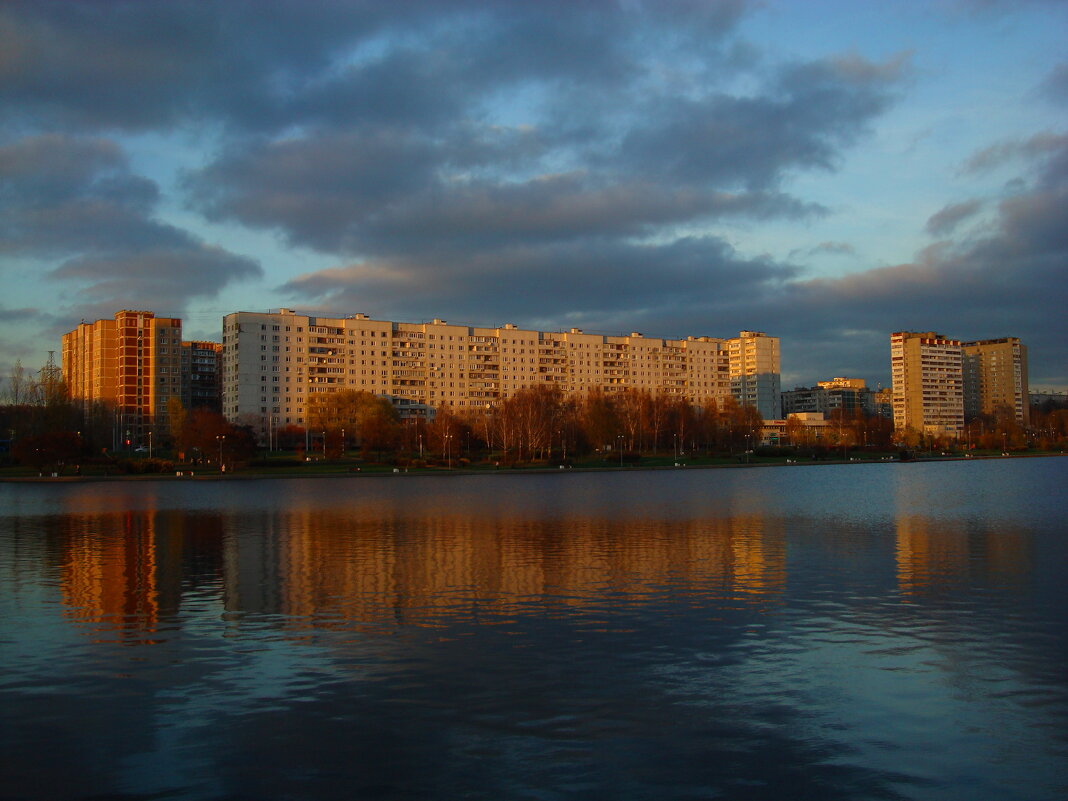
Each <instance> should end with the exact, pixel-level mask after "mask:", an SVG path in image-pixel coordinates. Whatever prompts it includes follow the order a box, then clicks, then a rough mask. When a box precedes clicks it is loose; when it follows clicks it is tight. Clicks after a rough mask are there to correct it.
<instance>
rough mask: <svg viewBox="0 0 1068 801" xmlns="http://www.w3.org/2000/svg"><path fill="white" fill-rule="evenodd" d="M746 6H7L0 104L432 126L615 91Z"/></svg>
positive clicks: (149, 117)
mask: <svg viewBox="0 0 1068 801" xmlns="http://www.w3.org/2000/svg"><path fill="white" fill-rule="evenodd" d="M708 6H711V7H708ZM747 6H748V3H745V2H740V1H739V0H732V2H722V3H714V4H703V3H685V2H675V3H655V4H654V3H633V2H619V3H606V4H598V5H589V4H584V3H565V2H560V3H553V4H549V3H540V4H538V5H537V7H534V6H531V5H530V4H528V3H523V2H497V3H487V2H483V1H480V0H451V1H450V2H437V3H426V4H387V3H381V2H356V1H355V0H354V1H353V2H345V3H307V2H302V1H301V0H274V2H271V3H270V4H269V5H265V4H263V3H260V2H255V1H254V0H232V1H230V2H226V3H203V2H199V0H171V2H167V3H109V2H103V1H102V0H101V1H99V2H91V1H90V0H86V2H80V3H35V2H14V3H7V4H5V5H4V6H3V7H2V9H0V52H3V53H5V58H4V59H3V61H2V62H0V104H2V105H3V106H4V107H5V109H7V110H8V112H7V115H6V116H7V118H8V120H9V121H11V122H27V121H29V122H34V121H36V122H41V121H44V122H46V124H48V125H50V126H53V127H55V126H70V127H71V128H72V129H77V130H84V129H85V128H86V127H93V126H95V127H99V128H103V129H113V128H115V127H118V128H124V129H129V130H143V129H151V128H157V127H166V126H174V125H180V124H183V123H187V122H197V121H201V120H203V119H205V117H208V118H211V119H213V120H215V121H224V122H225V123H227V124H228V125H231V126H235V127H237V128H249V129H257V130H264V129H272V130H281V129H283V128H285V127H286V126H288V125H290V124H294V123H299V122H307V121H309V120H316V119H321V120H331V119H333V120H335V121H337V120H339V119H345V120H348V121H353V120H358V119H360V118H366V117H370V118H377V119H392V121H393V122H394V123H397V122H412V121H423V122H426V121H429V120H431V119H434V118H435V114H437V115H441V114H453V113H455V112H456V111H457V109H458V107H459V106H461V105H466V103H467V101H462V100H461V99H460V98H462V97H463V96H464V95H465V94H466V92H465V91H464V88H465V87H466V88H468V89H469V88H470V87H471V86H472V85H474V84H477V85H481V86H483V87H484V86H486V85H488V84H493V85H499V86H500V85H507V84H513V85H514V84H516V83H517V82H525V81H529V80H530V79H531V78H532V77H534V78H536V79H537V80H554V79H560V80H565V81H573V80H576V79H578V80H584V81H591V82H600V83H603V82H605V81H614V80H618V79H620V77H621V76H623V75H624V74H625V73H626V71H627V70H628V69H629V66H630V64H631V61H632V57H631V55H630V53H632V52H633V51H634V50H635V48H634V42H633V38H634V37H635V35H642V36H648V35H649V33H650V32H651V31H652V30H654V29H655V28H657V27H661V28H668V29H670V30H671V31H674V32H678V31H688V35H689V36H690V37H692V38H693V40H694V42H695V43H700V44H702V45H703V46H704V47H708V46H709V44H710V43H711V42H713V41H715V40H716V39H718V38H721V37H722V36H723V34H724V33H725V32H727V31H729V30H730V29H731V28H732V27H733V26H734V25H735V23H736V22H737V20H738V18H739V17H740V16H741V14H742V13H743V12H744V10H745V8H746V7H747ZM413 48H414V49H413ZM383 50H385V51H386V55H385V57H381V55H380V54H381V53H382V52H383ZM401 56H403V57H404V61H401V60H400V58H399V57H401ZM405 62H407V63H405ZM345 100H347V101H349V102H348V103H345V102H341V101H345Z"/></svg>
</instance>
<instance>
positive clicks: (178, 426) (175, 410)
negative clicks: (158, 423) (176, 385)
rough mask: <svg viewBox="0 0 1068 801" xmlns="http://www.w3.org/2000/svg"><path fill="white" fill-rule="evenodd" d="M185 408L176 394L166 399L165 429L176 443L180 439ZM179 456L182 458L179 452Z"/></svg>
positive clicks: (176, 443)
mask: <svg viewBox="0 0 1068 801" xmlns="http://www.w3.org/2000/svg"><path fill="white" fill-rule="evenodd" d="M185 418H186V410H185V407H184V406H182V401H181V399H180V398H179V397H178V396H177V395H171V397H170V398H168V399H167V429H168V433H169V434H170V437H171V441H172V442H173V443H174V444H175V445H178V444H179V443H180V442H181V440H182V429H183V428H184V427H185ZM179 458H182V455H181V453H179Z"/></svg>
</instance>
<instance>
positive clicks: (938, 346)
mask: <svg viewBox="0 0 1068 801" xmlns="http://www.w3.org/2000/svg"><path fill="white" fill-rule="evenodd" d="M962 358H963V356H962V349H961V343H960V340H956V339H948V338H946V337H944V336H942V335H941V334H936V333H935V332H933V331H927V332H924V333H917V332H914V331H898V332H895V333H893V334H891V335H890V372H891V375H892V378H893V388H894V428H895V429H896V430H898V431H899V432H903V431H905V430H906V429H912V430H914V431H917V432H919V433H923V434H938V435H950V436H958V435H959V433H960V431H961V430H962V429H963V428H964V373H963V365H962Z"/></svg>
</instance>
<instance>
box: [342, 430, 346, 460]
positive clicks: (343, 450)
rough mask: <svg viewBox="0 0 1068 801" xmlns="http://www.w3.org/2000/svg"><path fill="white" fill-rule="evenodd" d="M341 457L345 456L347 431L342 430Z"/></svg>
mask: <svg viewBox="0 0 1068 801" xmlns="http://www.w3.org/2000/svg"><path fill="white" fill-rule="evenodd" d="M341 455H342V457H344V455H345V429H341Z"/></svg>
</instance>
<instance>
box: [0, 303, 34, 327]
mask: <svg viewBox="0 0 1068 801" xmlns="http://www.w3.org/2000/svg"><path fill="white" fill-rule="evenodd" d="M43 316H44V315H43V313H42V312H41V310H40V309H35V308H31V307H28V306H27V307H23V308H21V309H9V308H7V307H6V306H0V323H14V322H27V321H31V320H37V319H39V318H41V317H43Z"/></svg>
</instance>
